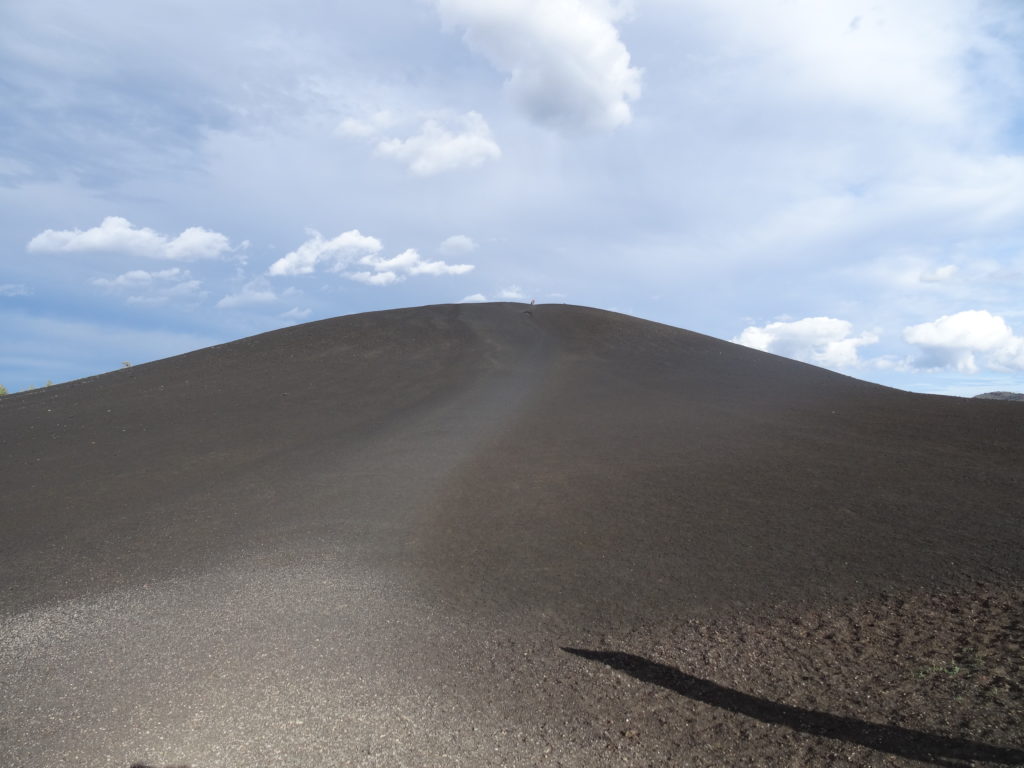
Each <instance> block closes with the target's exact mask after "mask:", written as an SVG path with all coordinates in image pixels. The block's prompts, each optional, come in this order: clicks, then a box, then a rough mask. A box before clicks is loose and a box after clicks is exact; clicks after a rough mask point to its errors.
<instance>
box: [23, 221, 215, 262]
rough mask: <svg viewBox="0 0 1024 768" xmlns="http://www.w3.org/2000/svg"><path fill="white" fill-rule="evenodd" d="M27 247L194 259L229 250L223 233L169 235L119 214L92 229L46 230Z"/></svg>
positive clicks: (198, 231) (43, 250)
mask: <svg viewBox="0 0 1024 768" xmlns="http://www.w3.org/2000/svg"><path fill="white" fill-rule="evenodd" d="M28 250H29V251H31V252H35V253H57V252H68V253H71V252H78V251H104V252H108V253H125V254H129V255H131V256H145V257H147V258H153V259H171V260H176V261H193V260H196V259H216V258H219V257H221V256H223V255H225V254H227V253H229V252H231V250H232V249H231V243H230V241H229V240H228V238H227V237H226V236H225V235H222V234H221V233H220V232H211V231H210V230H208V229H203V228H202V227H189V228H188V229H186V230H185V231H184V232H182V233H181V234H180V235H178V236H177V237H174V238H171V237H168V236H167V235H161V234H160V233H158V232H155V231H153V230H152V229H149V228H148V227H133V226H132V224H131V222H130V221H128V219H124V218H121V217H120V216H108V217H107V218H105V219H103V221H102V223H101V224H100V225H99V226H98V227H93V228H92V229H86V230H81V229H62V230H57V229H48V230H46V231H45V232H41V233H40V234H38V235H36V236H35V237H33V238H32V239H31V240H30V241H29V243H28Z"/></svg>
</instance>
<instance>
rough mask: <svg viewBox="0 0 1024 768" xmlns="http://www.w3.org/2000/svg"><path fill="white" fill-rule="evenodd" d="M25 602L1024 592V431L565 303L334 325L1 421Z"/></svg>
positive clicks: (1014, 418)
mask: <svg viewBox="0 0 1024 768" xmlns="http://www.w3.org/2000/svg"><path fill="white" fill-rule="evenodd" d="M0 434H2V438H0V439H2V441H3V442H2V446H0V448H2V451H3V457H2V463H0V467H2V468H0V472H2V473H3V487H4V492H5V506H4V512H3V526H4V532H5V536H4V537H3V544H2V546H3V551H2V554H3V558H2V564H0V568H2V571H3V572H2V576H3V578H2V580H0V583H2V584H3V585H4V587H5V592H4V602H5V603H6V604H7V605H8V606H10V607H12V608H18V607H26V606H29V605H32V604H35V603H40V602H44V601H47V600H50V599H53V598H55V597H71V596H76V595H78V594H83V593H87V592H90V591H96V590H103V589H107V588H109V587H112V586H116V585H119V584H133V583H137V582H139V581H151V580H153V579H157V578H159V577H160V576H161V575H163V574H173V573H182V572H185V573H187V572H192V571H194V570H195V569H202V568H204V567H206V566H208V565H210V564H211V563H213V562H216V561H219V560H221V559H223V558H224V557H225V556H226V555H228V554H229V553H232V552H247V551H259V552H262V553H263V556H265V557H270V558H278V559H281V560H287V559H288V558H289V557H290V556H291V554H290V553H292V552H293V551H294V552H296V553H297V552H299V551H300V550H301V549H302V548H303V547H307V546H311V545H313V544H316V543H323V544H324V545H325V546H331V547H342V548H347V550H348V551H347V554H346V556H349V557H360V558H365V559H367V560H368V561H372V562H374V563H376V564H378V565H382V566H383V567H388V568H393V569H395V571H396V573H399V574H401V575H402V576H401V577H402V578H410V579H412V578H415V580H416V582H417V583H418V584H421V585H422V587H423V588H424V589H425V590H427V591H428V592H429V591H430V590H437V594H438V596H439V598H444V599H452V600H468V601H471V602H472V601H473V600H477V599H479V600H482V601H484V602H485V603H486V604H488V605H493V606H494V607H496V608H497V609H503V608H505V607H507V606H508V604H509V603H510V602H516V601H518V602H520V603H522V604H524V605H534V606H536V605H551V606H557V607H562V608H566V607H572V608H573V609H579V608H584V609H585V608H586V607H587V606H594V607H597V606H600V607H601V609H602V610H604V609H606V608H607V606H609V605H611V606H616V605H617V606H620V607H622V606H627V605H628V606H630V607H631V609H637V610H645V609H647V608H650V607H652V606H654V605H657V604H660V603H661V602H662V601H664V600H666V599H668V600H672V601H689V602H693V603H695V604H703V603H704V602H706V601H708V600H717V599H727V600H732V599H738V600H746V599H758V598H761V597H766V596H793V595H802V594H804V593H807V594H813V593H814V592H816V591H824V592H826V593H828V592H831V591H838V592H840V593H842V592H845V591H847V590H850V589H855V588H856V586H857V585H858V584H865V583H866V584H869V585H870V584H873V585H879V584H885V583H891V582H896V583H898V582H901V581H904V580H906V581H912V582H923V583H928V582H930V581H932V580H935V579H941V578H944V577H946V576H948V575H949V574H950V573H951V572H957V573H959V572H961V571H963V572H971V573H982V572H984V571H986V569H989V568H996V569H999V568H1004V567H1010V568H1015V569H1019V568H1021V562H1020V559H1019V558H1018V557H1017V556H1016V555H1017V552H1019V547H1020V545H1021V544H1022V543H1024V534H1022V526H1021V525H1020V523H1021V502H1020V499H1021V498H1024V494H1022V491H1024V473H1021V471H1020V467H1021V466H1024V461H1022V460H1024V441H1022V439H1021V438H1022V436H1024V412H1021V411H1020V409H1018V408H1015V407H1014V406H1013V405H1012V404H1006V403H994V402H978V401H974V402H969V401H966V400H959V399H954V398H943V397H928V396H921V395H911V394H907V393H903V392H899V391H895V390H891V389H887V388H883V387H879V386H875V385H871V384H867V383H864V382H860V381H857V380H855V379H852V378H848V377H844V376H840V375H837V374H834V373H830V372H827V371H825V370H822V369H819V368H815V367H811V366H807V365H803V364H800V363H796V362H793V361H790V360H786V359H783V358H779V357H775V356H772V355H767V354H763V353H760V352H756V351H753V350H749V349H746V348H744V347H740V346H737V345H733V344H729V343H726V342H722V341H718V340H715V339H712V338H708V337H705V336H701V335H698V334H694V333H690V332H687V331H683V330H679V329H675V328H671V327H667V326H663V325H658V324H655V323H650V322H646V321H641V320H637V319H635V318H630V317H627V316H623V315H616V314H612V313H608V312H603V311H598V310H593V309H586V308H580V307H570V306H561V305H552V306H541V307H537V308H535V309H533V311H532V313H528V312H525V311H524V308H523V307H522V305H515V304H491V305H479V306H474V305H459V306H436V307H424V308H419V309H409V310H398V311H391V312H378V313H370V314H364V315H356V316H350V317H342V318H337V319H334V320H326V321H321V322H316V323H309V324H306V325H302V326H297V327H294V328H289V329H285V330H281V331H275V332H271V333H267V334H263V335H261V336H256V337H252V338H249V339H243V340H241V341H238V342H234V343H231V344H225V345H222V346H218V347H213V348H210V349H205V350H201V351H199V352H195V353H191V354H187V355H182V356H180V357H175V358H171V359H167V360H162V361H159V362H156V363H152V364H148V365H142V366H137V367H135V368H132V369H128V370H124V371H118V372H115V373H111V374H106V375H104V376H99V377H95V378H93V379H88V380H82V381H78V382H72V383H70V384H67V385H62V386H57V387H52V388H49V389H46V390H41V391H37V392H32V393H26V394H21V395H17V396H11V397H7V398H4V399H3V400H2V401H0Z"/></svg>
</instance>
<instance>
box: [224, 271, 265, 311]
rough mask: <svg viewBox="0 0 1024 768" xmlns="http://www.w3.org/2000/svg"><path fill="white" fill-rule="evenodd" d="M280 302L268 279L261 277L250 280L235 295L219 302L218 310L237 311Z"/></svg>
mask: <svg viewBox="0 0 1024 768" xmlns="http://www.w3.org/2000/svg"><path fill="white" fill-rule="evenodd" d="M277 300H278V296H277V294H276V293H274V291H273V289H272V288H271V287H270V284H269V283H268V282H267V281H266V279H264V278H262V277H260V278H256V279H255V280H250V281H249V282H248V283H246V284H245V285H243V286H242V287H241V289H240V290H238V291H236V292H235V293H229V294H228V295H227V296H224V298H222V299H221V300H220V301H218V302H217V308H218V309H237V308H238V307H247V306H252V305H253V304H269V303H271V302H275V301H277Z"/></svg>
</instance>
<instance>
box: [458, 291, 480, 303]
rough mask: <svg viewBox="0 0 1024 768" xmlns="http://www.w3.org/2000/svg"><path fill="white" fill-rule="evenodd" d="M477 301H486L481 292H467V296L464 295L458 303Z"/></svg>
mask: <svg viewBox="0 0 1024 768" xmlns="http://www.w3.org/2000/svg"><path fill="white" fill-rule="evenodd" d="M479 301H487V297H486V296H484V295H483V294H482V293H471V294H469V296H466V297H465V298H464V299H461V300H460V301H459V304H473V303H475V302H479Z"/></svg>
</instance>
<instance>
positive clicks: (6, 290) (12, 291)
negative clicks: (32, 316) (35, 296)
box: [0, 283, 32, 296]
mask: <svg viewBox="0 0 1024 768" xmlns="http://www.w3.org/2000/svg"><path fill="white" fill-rule="evenodd" d="M31 294H32V291H30V290H29V289H28V286H26V285H22V284H20V283H0V296H30V295H31Z"/></svg>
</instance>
